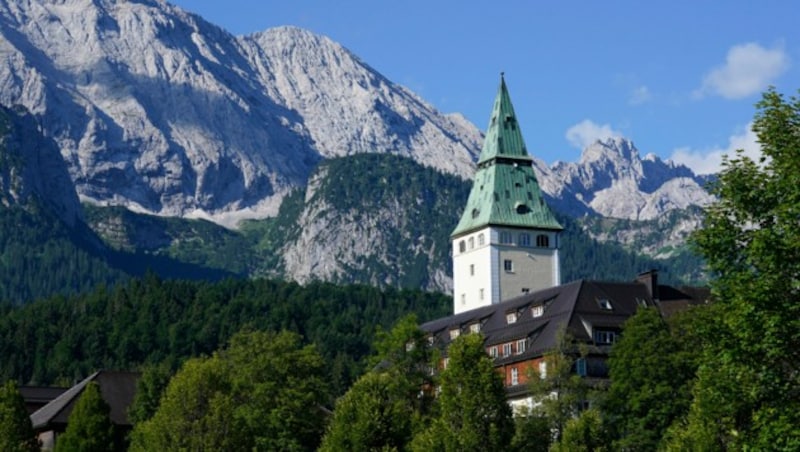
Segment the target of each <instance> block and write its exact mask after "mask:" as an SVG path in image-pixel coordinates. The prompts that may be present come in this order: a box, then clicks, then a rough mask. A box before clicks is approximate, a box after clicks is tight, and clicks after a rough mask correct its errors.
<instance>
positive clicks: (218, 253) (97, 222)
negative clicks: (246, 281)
mask: <svg viewBox="0 0 800 452" xmlns="http://www.w3.org/2000/svg"><path fill="white" fill-rule="evenodd" d="M83 210H84V214H85V216H86V222H87V224H89V225H90V226H91V227H92V229H93V230H95V231H98V234H99V235H100V237H101V238H102V239H103V241H104V242H105V243H106V244H107V245H108V246H110V247H111V248H113V249H115V250H118V251H123V252H125V253H126V254H127V253H129V254H134V255H137V254H138V255H146V254H152V255H154V256H161V257H166V258H171V259H174V260H176V261H179V262H184V263H189V264H194V265H198V266H201V267H204V268H209V269H218V270H223V271H225V272H229V273H231V274H235V275H240V276H245V275H249V274H250V273H251V272H252V271H253V270H254V268H255V266H256V265H257V262H258V260H259V256H258V254H257V253H255V251H254V249H253V248H252V247H251V243H250V241H249V239H248V237H246V236H244V235H243V234H240V233H237V232H235V231H231V230H228V229H225V228H224V227H222V226H219V225H217V224H214V223H212V222H210V221H207V220H194V219H183V218H174V217H159V216H155V215H146V214H141V213H134V212H131V211H130V210H128V209H126V208H124V207H101V206H95V205H92V204H84V205H83Z"/></svg>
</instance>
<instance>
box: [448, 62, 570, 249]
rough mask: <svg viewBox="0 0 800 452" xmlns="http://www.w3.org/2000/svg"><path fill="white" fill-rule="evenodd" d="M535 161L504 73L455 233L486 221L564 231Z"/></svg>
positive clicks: (488, 223)
mask: <svg viewBox="0 0 800 452" xmlns="http://www.w3.org/2000/svg"><path fill="white" fill-rule="evenodd" d="M532 161H533V159H532V158H531V156H530V155H529V154H528V150H527V148H526V147H525V142H524V140H523V138H522V132H521V130H520V127H519V123H518V121H517V116H516V114H515V113H514V107H513V105H511V97H510V96H509V94H508V89H507V87H506V82H505V79H504V78H503V76H502V75H501V77H500V88H499V89H498V92H497V96H496V98H495V101H494V108H493V109H492V116H491V119H490V121H489V127H488V129H487V131H486V137H485V139H484V142H483V148H482V150H481V155H480V157H479V159H478V169H477V172H476V173H475V177H474V181H473V185H472V190H471V191H470V194H469V198H468V200H467V206H466V208H465V209H464V213H463V214H462V215H461V220H460V221H459V222H458V225H457V226H456V228H455V229H454V230H453V233H452V236H453V237H456V236H459V235H463V234H467V233H469V232H472V231H474V230H476V229H480V228H483V227H486V226H488V225H497V226H510V227H523V228H537V229H550V230H557V231H560V230H562V229H563V228H562V227H561V225H560V224H559V223H558V220H556V218H555V216H554V215H553V213H552V212H551V211H550V208H549V207H548V206H547V204H546V203H545V201H544V197H543V196H542V191H541V188H540V187H539V183H538V181H537V180H536V175H535V174H534V172H533V167H532V166H531V162H532Z"/></svg>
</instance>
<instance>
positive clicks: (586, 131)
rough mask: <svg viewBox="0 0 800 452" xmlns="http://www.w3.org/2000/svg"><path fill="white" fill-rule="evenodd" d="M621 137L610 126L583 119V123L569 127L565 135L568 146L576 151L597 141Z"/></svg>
mask: <svg viewBox="0 0 800 452" xmlns="http://www.w3.org/2000/svg"><path fill="white" fill-rule="evenodd" d="M621 136H622V134H621V133H619V132H617V131H616V130H614V129H612V128H611V126H610V125H608V124H603V125H599V124H595V123H594V122H592V121H591V120H589V119H584V120H583V121H581V122H579V123H577V124H575V125H574V126H572V127H570V128H569V129H567V133H566V137H567V141H569V144H571V145H573V146H575V147H576V148H578V149H583V148H585V147H586V146H589V145H590V144H592V143H594V142H595V141H597V140H605V139H607V138H613V137H621Z"/></svg>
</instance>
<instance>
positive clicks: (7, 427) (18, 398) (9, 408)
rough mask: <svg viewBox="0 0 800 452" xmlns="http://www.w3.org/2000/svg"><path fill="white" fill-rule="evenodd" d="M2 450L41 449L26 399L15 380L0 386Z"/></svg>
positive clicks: (0, 442) (0, 441) (18, 451)
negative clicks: (27, 408)
mask: <svg viewBox="0 0 800 452" xmlns="http://www.w3.org/2000/svg"><path fill="white" fill-rule="evenodd" d="M0 450H4V451H9V452H23V451H31V452H32V451H38V450H39V441H38V440H37V439H36V435H35V434H34V433H33V426H32V425H31V420H30V418H29V417H28V412H27V411H26V410H25V401H24V400H23V399H22V395H21V394H20V393H19V390H18V388H17V385H16V383H14V382H13V381H8V382H6V383H5V384H4V385H2V386H0Z"/></svg>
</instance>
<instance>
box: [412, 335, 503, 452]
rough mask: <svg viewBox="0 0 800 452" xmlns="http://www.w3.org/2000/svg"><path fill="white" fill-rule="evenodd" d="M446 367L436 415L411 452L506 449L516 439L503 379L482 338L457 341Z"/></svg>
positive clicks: (474, 337)
mask: <svg viewBox="0 0 800 452" xmlns="http://www.w3.org/2000/svg"><path fill="white" fill-rule="evenodd" d="M447 356H448V364H447V368H446V369H444V370H443V371H442V373H441V375H440V378H439V383H438V384H439V388H440V392H439V395H438V397H437V398H436V405H437V409H438V413H437V415H436V416H435V417H434V418H433V420H432V421H431V425H430V427H429V428H428V429H426V430H424V431H423V432H421V433H420V434H418V435H417V436H416V437H415V438H414V440H413V442H412V449H413V450H419V451H422V450H425V451H430V450H442V451H496V450H506V449H508V448H509V446H510V444H511V439H512V437H513V436H514V420H513V418H512V413H511V408H510V407H509V405H508V403H507V402H506V395H505V388H504V387H503V381H502V378H501V376H500V375H499V374H498V373H497V372H496V371H495V370H494V365H493V363H492V360H491V358H489V355H487V354H486V351H485V350H484V347H483V336H482V335H480V334H468V335H463V336H460V337H458V338H457V339H456V340H454V341H453V342H452V343H451V344H450V346H449V348H448V350H447Z"/></svg>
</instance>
